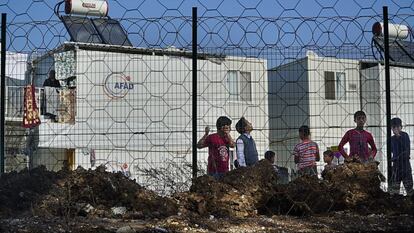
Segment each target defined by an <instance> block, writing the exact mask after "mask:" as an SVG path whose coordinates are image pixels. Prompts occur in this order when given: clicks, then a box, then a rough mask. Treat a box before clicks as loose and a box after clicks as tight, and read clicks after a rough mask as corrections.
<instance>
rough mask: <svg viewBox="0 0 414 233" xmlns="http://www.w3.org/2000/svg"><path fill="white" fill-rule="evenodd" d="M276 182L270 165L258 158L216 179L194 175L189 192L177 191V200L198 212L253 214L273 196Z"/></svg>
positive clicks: (206, 213) (222, 214)
mask: <svg viewBox="0 0 414 233" xmlns="http://www.w3.org/2000/svg"><path fill="white" fill-rule="evenodd" d="M276 184H277V175H276V173H275V172H274V169H273V167H272V165H271V164H270V163H269V162H268V161H266V160H262V161H259V162H258V163H257V164H256V165H254V166H252V167H241V168H238V169H235V170H232V171H230V172H228V173H227V174H226V175H225V176H224V177H223V178H222V179H220V180H215V179H214V178H212V177H210V176H207V175H205V176H201V177H198V178H196V179H195V180H194V181H193V185H192V186H191V188H190V191H189V192H185V193H181V194H180V195H179V196H178V199H179V200H180V201H181V203H183V204H184V206H183V207H184V208H185V209H187V210H190V211H194V212H196V213H198V214H201V215H213V216H232V217H247V216H254V215H256V214H257V210H258V209H259V208H261V207H262V206H263V205H265V204H266V203H267V202H268V200H269V198H270V197H272V196H273V190H274V187H275V185H276Z"/></svg>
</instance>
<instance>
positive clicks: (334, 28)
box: [0, 0, 414, 57]
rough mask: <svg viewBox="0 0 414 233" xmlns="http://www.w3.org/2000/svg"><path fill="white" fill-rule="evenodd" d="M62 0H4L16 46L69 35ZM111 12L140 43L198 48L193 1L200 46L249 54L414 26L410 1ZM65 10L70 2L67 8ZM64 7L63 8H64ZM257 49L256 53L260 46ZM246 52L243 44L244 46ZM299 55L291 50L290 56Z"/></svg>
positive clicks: (201, 2)
mask: <svg viewBox="0 0 414 233" xmlns="http://www.w3.org/2000/svg"><path fill="white" fill-rule="evenodd" d="M57 2H59V1H56V0H34V1H31V0H0V12H1V13H7V22H8V30H7V32H8V34H7V35H8V36H7V37H8V44H7V47H8V50H11V51H17V52H27V53H30V52H44V51H47V50H50V49H53V48H54V47H57V46H58V45H59V44H61V43H63V42H64V41H68V40H69V36H68V33H67V32H66V29H65V28H64V26H63V24H62V23H61V22H60V20H59V19H58V17H57V16H56V15H55V14H54V12H53V9H54V7H55V5H56V3H57ZM108 3H109V16H110V17H111V18H114V19H117V20H119V21H120V22H121V24H122V26H123V27H124V29H125V30H126V31H127V32H128V36H129V39H130V40H131V41H132V43H133V44H134V46H138V47H149V48H151V47H169V46H175V47H184V48H190V47H191V13H192V7H197V11H198V16H199V19H198V22H199V26H198V38H199V47H200V48H203V49H205V50H219V51H229V50H231V49H232V48H237V49H240V48H247V49H248V50H249V51H247V52H246V53H253V54H258V53H262V54H264V53H266V51H267V50H268V49H271V48H277V49H279V52H283V53H285V54H286V55H284V56H285V57H288V56H292V57H296V56H298V54H297V53H302V54H303V52H304V51H303V49H302V48H304V47H316V48H325V50H327V51H328V50H329V49H326V48H330V47H332V48H334V49H333V50H332V51H331V52H332V53H333V54H335V53H337V51H338V48H339V47H340V48H343V47H350V48H352V47H354V48H355V47H359V50H362V49H361V48H362V47H369V46H370V42H371V38H372V33H371V27H372V24H373V23H375V22H377V21H382V7H383V6H388V7H389V15H390V21H392V22H395V23H404V24H409V25H414V17H413V15H414V14H413V13H414V9H413V8H414V6H413V2H412V1H410V0H403V1H401V0H400V1H396V0H395V1H390V0H388V1H385V0H380V1H375V0H364V1H360V0H337V1H332V0H302V1H300V0H261V1H260V0H259V1H254V0H198V1H196V0H108ZM61 10H63V8H61ZM62 13H63V12H62ZM252 51H253V52H252ZM238 53H240V50H238ZM289 53H291V55H289Z"/></svg>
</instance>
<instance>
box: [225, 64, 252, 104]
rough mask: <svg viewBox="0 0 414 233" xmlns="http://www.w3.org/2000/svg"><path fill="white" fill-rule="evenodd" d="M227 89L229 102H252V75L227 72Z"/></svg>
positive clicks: (233, 71)
mask: <svg viewBox="0 0 414 233" xmlns="http://www.w3.org/2000/svg"><path fill="white" fill-rule="evenodd" d="M227 87H228V91H229V95H230V100H234V101H240V100H242V101H252V75H251V73H250V72H241V71H235V70H231V71H228V72H227Z"/></svg>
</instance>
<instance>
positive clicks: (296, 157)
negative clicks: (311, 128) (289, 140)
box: [293, 146, 299, 164]
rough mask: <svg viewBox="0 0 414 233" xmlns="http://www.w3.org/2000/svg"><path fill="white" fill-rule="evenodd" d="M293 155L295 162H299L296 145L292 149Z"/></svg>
mask: <svg viewBox="0 0 414 233" xmlns="http://www.w3.org/2000/svg"><path fill="white" fill-rule="evenodd" d="M293 157H294V160H295V164H297V163H299V151H298V150H297V148H296V146H295V148H294V149H293Z"/></svg>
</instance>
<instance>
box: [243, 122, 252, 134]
mask: <svg viewBox="0 0 414 233" xmlns="http://www.w3.org/2000/svg"><path fill="white" fill-rule="evenodd" d="M245 129H246V132H252V130H253V125H252V123H250V122H249V121H247V120H246V127H245Z"/></svg>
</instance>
